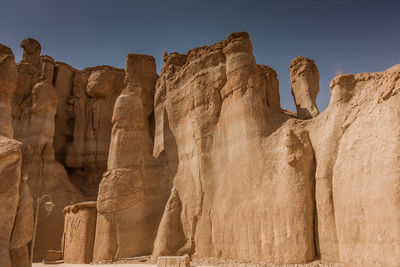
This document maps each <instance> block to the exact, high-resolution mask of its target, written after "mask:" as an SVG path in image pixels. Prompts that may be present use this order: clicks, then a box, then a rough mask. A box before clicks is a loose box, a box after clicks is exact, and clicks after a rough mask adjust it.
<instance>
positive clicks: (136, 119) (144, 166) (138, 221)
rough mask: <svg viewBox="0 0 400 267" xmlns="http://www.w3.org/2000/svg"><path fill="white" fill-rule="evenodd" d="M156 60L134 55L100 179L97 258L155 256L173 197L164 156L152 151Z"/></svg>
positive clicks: (131, 56) (116, 109)
mask: <svg viewBox="0 0 400 267" xmlns="http://www.w3.org/2000/svg"><path fill="white" fill-rule="evenodd" d="M156 80H157V74H156V65H155V59H154V58H153V57H151V56H146V55H137V54H129V55H128V56H127V63H126V76H125V82H126V87H125V89H124V90H123V91H122V93H121V95H120V96H119V97H118V98H117V100H116V103H115V107H114V112H113V116H112V123H113V129H112V134H111V143H110V152H109V156H108V170H107V172H105V173H104V175H103V178H102V180H101V183H100V188H99V195H98V200H97V210H98V216H97V226H96V240H95V247H94V255H93V259H94V260H95V261H100V260H113V259H118V258H121V257H128V256H140V255H149V254H151V252H152V250H153V242H154V239H155V235H156V233H157V228H158V224H159V221H160V218H161V215H162V212H163V210H164V207H165V203H166V201H167V199H168V192H169V189H170V187H169V184H170V181H169V180H168V175H167V170H166V168H165V167H164V160H163V159H164V158H163V157H162V156H160V157H159V159H155V158H154V157H153V156H152V150H153V139H152V138H153V136H154V125H153V124H154V118H153V95H154V90H155V82H156Z"/></svg>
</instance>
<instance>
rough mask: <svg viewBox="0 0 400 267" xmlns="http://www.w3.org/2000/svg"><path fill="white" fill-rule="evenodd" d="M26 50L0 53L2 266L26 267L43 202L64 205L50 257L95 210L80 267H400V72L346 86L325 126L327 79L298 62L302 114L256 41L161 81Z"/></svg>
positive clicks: (145, 65) (235, 39)
mask: <svg viewBox="0 0 400 267" xmlns="http://www.w3.org/2000/svg"><path fill="white" fill-rule="evenodd" d="M21 47H23V48H24V54H23V56H22V60H21V62H20V63H18V64H16V63H15V61H14V56H13V54H12V52H11V50H10V49H8V48H7V47H5V46H0V96H1V98H0V198H1V199H2V200H3V203H7V205H3V207H2V208H1V209H0V215H1V216H0V226H1V227H0V265H1V266H6V267H10V266H11V264H14V265H13V266H26V264H27V259H28V252H27V246H26V245H27V243H28V242H29V241H30V239H31V236H32V220H33V211H32V198H31V196H30V191H31V192H32V195H33V196H34V197H39V196H41V195H42V194H49V195H51V196H52V197H53V200H54V202H55V203H56V205H57V206H56V208H55V210H54V212H53V213H52V214H51V215H50V216H45V214H44V213H43V210H41V212H40V213H39V227H38V240H37V242H38V243H37V249H36V250H35V254H34V255H35V257H36V259H40V258H41V257H43V256H44V254H45V253H46V251H47V250H48V249H57V248H59V246H60V240H61V236H62V233H63V214H62V210H63V208H64V207H65V206H67V205H70V204H74V203H75V202H78V201H82V200H84V199H86V200H93V199H96V198H97V204H96V210H95V209H94V205H95V204H94V203H93V202H91V204H90V214H89V213H85V212H84V209H83V207H86V206H85V205H86V204H78V206H71V207H82V210H81V213H77V214H75V213H74V214H72V213H70V212H71V211H72V212H73V210H74V209H73V208H67V210H66V212H67V216H66V222H67V223H66V227H65V229H66V230H65V231H66V232H68V234H69V235H70V236H68V238H66V239H64V240H66V242H69V243H68V244H66V245H67V247H68V251H69V252H70V254H69V255H68V261H72V262H74V261H83V262H88V261H90V259H93V260H94V261H103V260H117V259H119V258H121V257H132V256H142V255H149V254H152V256H153V258H157V257H159V256H175V255H184V254H189V255H191V256H192V257H195V258H196V257H197V258H208V257H217V258H225V259H236V260H241V261H247V262H249V261H253V262H254V261H263V262H270V263H306V262H310V261H312V260H313V259H315V258H319V257H320V258H321V259H322V260H325V261H330V262H340V263H341V264H343V265H345V266H397V265H398V262H400V246H399V244H398V240H399V238H400V231H399V230H398V229H400V212H399V210H400V209H399V201H398V200H399V197H400V188H399V187H398V184H399V183H400V180H399V177H400V165H399V163H398V160H397V159H398V157H399V145H400V140H399V136H400V132H399V130H398V128H399V127H398V125H400V115H399V112H398V111H397V106H398V104H399V102H400V99H399V94H398V93H399V92H400V65H396V66H393V67H392V68H390V69H388V70H386V71H383V72H378V73H361V74H344V75H339V76H338V77H336V78H334V79H333V80H332V82H331V84H330V87H331V101H330V104H329V106H328V108H327V109H326V110H325V111H323V112H321V113H320V112H319V110H318V107H317V105H316V98H317V94H318V92H319V73H318V69H317V66H316V64H315V62H314V61H313V60H311V59H307V58H304V57H297V58H295V59H293V61H292V62H291V63H290V66H289V74H290V78H291V83H292V86H291V87H292V88H291V89H292V93H293V97H294V101H295V103H296V108H297V112H296V113H295V112H289V111H286V110H282V109H281V106H280V94H279V80H278V76H277V73H276V72H275V71H274V70H273V69H272V68H270V67H268V66H264V65H259V64H257V62H256V60H255V58H254V56H253V54H252V43H251V41H250V38H249V35H248V34H247V33H245V32H239V33H233V34H231V35H230V36H229V37H228V38H227V39H226V40H223V41H221V42H218V43H215V44H213V45H210V46H203V47H198V48H195V49H192V50H190V51H188V53H187V54H180V53H164V55H163V60H164V67H163V69H162V71H161V73H160V76H159V77H158V75H157V73H156V66H155V60H154V58H153V57H151V56H148V55H138V54H128V56H127V58H126V67H125V70H123V69H117V68H114V67H110V66H97V67H90V68H86V69H83V70H77V69H75V68H73V67H71V66H69V65H67V64H65V63H61V62H56V61H54V60H53V59H52V58H51V57H49V56H43V55H40V51H41V45H40V44H39V43H38V42H37V41H36V40H34V39H31V38H28V39H26V40H24V41H23V42H22V43H21ZM14 92H15V93H14ZM13 94H14V96H13ZM11 107H12V108H11ZM11 115H12V117H11ZM10 138H15V139H17V140H18V141H19V142H18V141H16V140H12V139H10ZM21 156H22V157H21ZM21 172H22V173H23V174H24V175H23V177H28V176H29V179H28V180H27V184H26V183H25V180H26V179H21ZM28 187H29V188H28ZM96 213H97V215H95V214H96ZM94 218H96V220H97V221H96V223H94V220H95V219H94ZM81 222H82V225H80V226H81V227H74V225H76V224H79V223H81ZM94 225H96V226H94ZM94 227H95V228H96V229H90V230H91V232H90V234H88V235H87V236H88V237H85V235H79V231H88V229H89V228H94ZM89 239H90V240H89ZM68 240H70V241H68ZM71 240H72V241H71ZM74 243H76V244H79V245H74ZM79 246H81V247H82V250H84V253H83V254H80V252H82V251H80V250H79V249H77V247H79ZM92 247H93V249H92ZM92 255H93V257H92Z"/></svg>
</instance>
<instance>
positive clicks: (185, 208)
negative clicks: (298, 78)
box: [153, 33, 315, 263]
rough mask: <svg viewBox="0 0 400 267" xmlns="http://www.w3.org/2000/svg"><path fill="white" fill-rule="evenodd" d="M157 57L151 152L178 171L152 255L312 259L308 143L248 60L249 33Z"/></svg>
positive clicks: (265, 74)
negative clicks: (182, 53)
mask: <svg viewBox="0 0 400 267" xmlns="http://www.w3.org/2000/svg"><path fill="white" fill-rule="evenodd" d="M171 56H172V57H177V55H175V54H172V55H171ZM165 57H166V59H164V60H165V61H166V64H165V66H164V68H163V71H162V73H161V76H160V78H159V80H158V82H157V87H156V97H155V115H156V137H155V150H154V152H155V155H157V154H159V153H160V151H165V154H166V155H167V161H168V164H169V165H171V166H175V170H176V171H175V176H174V181H173V190H172V194H171V196H170V199H169V201H168V204H167V207H166V209H165V212H164V215H163V218H162V220H161V223H160V227H159V229H158V235H157V239H156V242H155V248H154V251H153V255H154V256H159V255H175V254H185V253H189V254H195V255H196V256H199V257H210V256H214V257H222V258H236V259H242V260H264V261H269V262H276V263H299V262H307V261H310V260H312V259H313V258H314V257H315V248H314V223H313V218H314V196H313V192H314V180H313V169H314V161H313V150H312V146H311V142H310V139H309V136H308V133H307V131H306V130H305V128H304V124H303V123H302V122H301V121H296V120H289V117H288V116H286V115H284V114H283V113H281V111H280V105H279V91H278V88H277V86H278V81H277V77H276V74H275V72H274V71H273V70H272V69H270V68H268V67H265V66H260V65H257V64H256V61H255V59H254V57H253V55H252V44H251V42H250V40H249V36H248V34H247V33H234V34H232V35H230V36H229V37H228V39H226V40H224V41H222V42H219V43H216V44H214V45H212V46H209V47H201V48H196V49H193V50H191V51H189V53H188V55H186V56H185V57H186V58H185V59H186V61H185V62H181V61H179V62H177V64H174V62H175V61H174V60H171V59H169V58H168V55H165ZM181 57H182V58H183V56H181ZM182 61H183V60H182ZM293 218H297V219H296V220H293ZM172 233H173V234H172Z"/></svg>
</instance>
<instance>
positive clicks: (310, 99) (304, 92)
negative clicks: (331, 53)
mask: <svg viewBox="0 0 400 267" xmlns="http://www.w3.org/2000/svg"><path fill="white" fill-rule="evenodd" d="M289 71H290V81H291V83H292V94H293V96H294V102H295V103H296V108H297V117H298V118H299V119H311V118H314V117H315V116H317V115H318V114H319V110H318V107H317V103H316V102H315V101H316V99H317V95H318V93H319V72H318V69H317V66H315V63H314V60H311V59H308V58H305V57H296V58H295V59H293V60H292V62H290V68H289Z"/></svg>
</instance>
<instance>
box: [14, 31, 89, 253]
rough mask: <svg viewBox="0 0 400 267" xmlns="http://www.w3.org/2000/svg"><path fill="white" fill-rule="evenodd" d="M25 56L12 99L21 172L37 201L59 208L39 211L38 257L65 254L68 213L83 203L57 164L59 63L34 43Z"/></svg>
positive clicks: (28, 41) (29, 43) (28, 44)
mask: <svg viewBox="0 0 400 267" xmlns="http://www.w3.org/2000/svg"><path fill="white" fill-rule="evenodd" d="M21 47H23V48H24V55H23V58H22V60H21V63H19V64H18V86H17V89H16V93H15V95H14V98H13V116H14V117H13V124H14V130H15V138H16V139H17V140H19V141H21V142H22V156H23V157H22V158H23V161H22V173H24V174H27V175H28V177H29V180H28V186H29V188H30V190H31V193H32V195H33V197H34V198H37V197H40V196H42V195H43V194H49V195H50V196H52V198H53V201H54V203H55V205H56V207H55V208H54V210H53V212H52V213H51V214H50V215H47V214H46V213H45V212H44V211H43V209H40V212H39V215H38V216H39V218H38V220H39V224H38V228H37V237H36V245H35V251H34V258H35V259H41V258H43V257H44V256H45V255H46V253H47V251H48V250H49V249H58V250H59V249H61V247H60V238H61V236H62V233H63V223H64V220H63V208H64V207H65V206H67V205H70V204H72V203H74V202H77V201H79V200H82V196H81V194H80V192H79V190H77V189H76V188H75V187H74V186H73V185H72V184H71V182H70V180H69V178H68V174H67V172H66V170H65V168H64V166H63V165H62V164H60V163H59V162H58V161H56V160H55V153H54V145H53V137H54V132H55V120H54V117H55V115H56V111H57V104H58V95H57V92H56V90H55V88H54V86H53V75H54V64H55V62H54V60H53V59H52V58H51V57H49V56H40V44H39V43H38V42H37V41H36V40H34V39H26V40H24V41H23V42H22V43H21Z"/></svg>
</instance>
